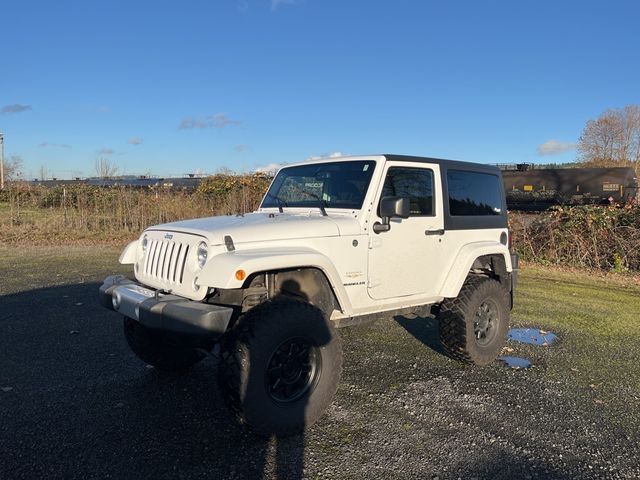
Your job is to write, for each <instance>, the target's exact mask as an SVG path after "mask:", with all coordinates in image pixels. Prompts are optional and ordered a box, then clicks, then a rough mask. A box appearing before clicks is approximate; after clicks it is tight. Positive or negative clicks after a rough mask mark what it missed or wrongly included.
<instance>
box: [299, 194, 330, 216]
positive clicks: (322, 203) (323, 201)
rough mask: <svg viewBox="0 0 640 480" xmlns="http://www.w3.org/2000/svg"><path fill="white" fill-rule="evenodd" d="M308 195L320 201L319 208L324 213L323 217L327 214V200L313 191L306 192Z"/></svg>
mask: <svg viewBox="0 0 640 480" xmlns="http://www.w3.org/2000/svg"><path fill="white" fill-rule="evenodd" d="M304 193H305V194H306V195H309V196H310V197H311V198H313V199H315V200H317V201H318V208H319V209H320V212H321V213H322V216H323V217H326V216H327V211H326V210H325V207H326V205H327V202H326V200H323V199H322V198H320V197H319V196H318V195H316V194H315V193H313V192H304Z"/></svg>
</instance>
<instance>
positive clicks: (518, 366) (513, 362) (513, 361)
mask: <svg viewBox="0 0 640 480" xmlns="http://www.w3.org/2000/svg"><path fill="white" fill-rule="evenodd" d="M498 360H500V361H501V362H503V363H504V364H505V365H506V366H507V367H509V368H513V369H514V370H523V369H525V368H529V367H530V366H531V362H530V361H529V360H527V359H526V358H520V357H498Z"/></svg>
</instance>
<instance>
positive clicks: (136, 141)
mask: <svg viewBox="0 0 640 480" xmlns="http://www.w3.org/2000/svg"><path fill="white" fill-rule="evenodd" d="M127 143H128V144H129V145H141V144H142V137H131V138H130V139H129V140H127Z"/></svg>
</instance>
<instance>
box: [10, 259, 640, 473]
mask: <svg viewBox="0 0 640 480" xmlns="http://www.w3.org/2000/svg"><path fill="white" fill-rule="evenodd" d="M117 253H118V252H116V251H115V250H101V251H100V252H99V253H96V252H95V251H94V249H88V248H78V247H75V248H66V249H57V250H52V249H48V250H44V251H43V250H40V249H38V250H35V249H34V250H31V251H27V252H22V253H20V254H10V253H9V251H8V250H2V249H0V257H2V260H0V352H1V353H0V355H1V356H0V478H3V479H4V478H6V479H13V478H42V477H46V478H83V479H84V478H154V479H156V478H214V479H218V478H300V477H304V478H341V479H342V478H354V479H355V478H357V479H360V478H382V477H384V478H386V479H393V478H417V479H418V478H419V479H424V478H427V479H430V478H443V479H444V478H452V479H456V478H465V479H470V478H477V479H481V478H482V479H495V478H498V479H499V478H560V479H562V478H639V477H640V456H639V455H640V448H639V447H638V445H639V443H640V418H639V415H638V411H639V410H638V407H639V406H640V379H639V378H638V376H637V370H632V371H628V370H627V367H626V366H625V365H626V364H625V363H624V361H625V359H627V361H628V360H629V358H630V359H631V360H632V361H633V363H634V364H635V360H636V359H638V358H639V356H638V353H637V352H636V351H635V349H633V348H634V347H635V348H637V344H638V340H639V336H638V330H637V329H636V330H634V331H633V332H632V333H630V334H627V335H622V336H619V335H614V334H611V335H609V336H607V337H606V342H607V343H606V345H603V344H602V341H598V345H601V346H602V348H601V349H597V348H595V347H594V345H595V344H594V345H591V344H589V343H588V342H587V343H585V341H586V340H585V339H584V338H582V337H580V332H578V331H574V330H571V328H570V327H569V326H565V327H561V326H558V328H554V331H555V333H556V334H558V340H557V341H556V342H555V343H554V344H553V345H551V346H532V345H522V344H519V343H510V344H509V348H510V349H513V351H510V352H508V354H509V355H516V356H523V357H526V358H528V359H530V360H531V361H532V362H533V364H534V366H533V367H532V368H530V369H526V370H512V369H509V368H507V367H505V366H504V365H502V364H501V363H499V362H496V363H495V364H493V365H490V366H489V367H486V368H482V369H478V368H472V367H464V366H461V365H459V364H457V363H455V362H453V361H451V360H449V359H447V358H445V357H443V356H442V355H441V353H439V346H438V342H437V325H436V323H435V321H434V320H433V319H431V318H419V317H416V318H411V317H401V318H395V319H389V320H388V321H382V322H378V323H376V324H374V325H371V326H367V327H357V328H352V329H347V330H342V334H343V340H344V349H345V369H344V373H343V377H342V382H341V386H340V389H339V391H338V395H337V398H336V400H335V402H334V404H333V406H332V407H331V409H330V411H329V412H328V414H327V415H325V416H324V417H323V418H322V419H321V420H320V422H318V424H316V425H315V426H314V427H312V428H311V429H310V430H309V431H308V432H307V433H306V435H304V436H302V435H301V436H297V437H293V438H286V439H277V438H273V439H270V440H267V439H261V438H256V437H255V436H254V435H252V434H251V433H250V432H247V431H246V430H245V429H244V428H243V427H242V426H239V425H237V424H236V423H235V422H234V420H233V418H231V416H230V415H229V412H228V410H227V408H226V407H225V405H224V402H223V399H222V398H221V393H220V391H219V389H218V387H217V385H216V381H215V368H216V358H215V357H213V356H212V357H210V358H207V359H206V360H204V361H203V362H201V363H200V364H198V365H196V367H195V368H194V369H193V370H192V371H191V372H190V373H189V374H188V375H182V376H177V375H167V374H162V373H160V372H158V371H156V370H155V369H153V368H148V367H147V366H146V365H145V364H144V363H141V362H140V361H139V360H138V359H137V358H135V357H134V355H133V354H132V353H130V351H129V349H128V348H127V346H126V344H125V340H124V338H123V335H122V322H121V320H120V318H119V317H118V316H117V315H116V314H114V313H111V312H108V311H106V310H104V309H102V308H101V307H99V306H98V304H97V300H96V298H97V296H96V291H97V288H98V285H99V284H98V281H99V280H100V279H101V278H102V277H104V276H106V275H107V274H109V273H113V272H117V271H120V272H122V269H121V267H118V265H117ZM534 280H535V278H534V277H533V276H532V277H527V276H526V275H525V276H524V278H523V280H522V285H521V292H522V295H523V296H524V298H525V299H526V298H527V295H529V296H531V297H533V296H534V295H535V292H534V289H533V287H528V284H527V282H532V284H533V282H534ZM594 281H597V279H596V280H594ZM602 282H603V285H604V284H605V283H607V282H606V281H605V280H602ZM543 283H544V282H543ZM578 288H579V286H577V287H576V289H578ZM603 288H604V287H603ZM616 288H617V287H616ZM634 288H635V287H634ZM576 291H578V292H580V291H579V290H576ZM578 294H579V293H578ZM620 295H627V294H626V293H624V292H623V293H620ZM628 295H637V290H632V291H631V292H630V293H628ZM637 298H638V297H637V296H636V297H635V299H636V300H637ZM630 301H631V302H632V303H631V304H633V305H637V303H633V302H634V301H635V300H633V299H632V300H630ZM531 305H532V304H529V307H527V309H523V310H522V311H521V313H519V310H517V309H516V311H515V312H514V319H515V323H526V324H530V322H529V320H528V319H530V318H538V317H537V314H536V313H535V306H531ZM537 308H539V309H540V314H539V316H540V318H542V317H544V315H545V312H547V310H548V308H550V307H549V306H548V305H545V303H544V302H540V304H539V305H538V307H537ZM632 308H637V307H632ZM532 309H533V310H532ZM638 312H640V310H638ZM635 313H636V311H634V312H632V313H631V314H635ZM638 317H640V315H638ZM523 319H525V320H526V321H525V320H523ZM609 321H611V322H615V321H616V318H611V319H609ZM535 326H536V327H548V326H547V325H535ZM551 326H552V327H553V325H551ZM585 352H586V353H585ZM583 357H584V358H583ZM580 359H582V360H580ZM608 361H611V362H612V364H611V367H610V368H611V371H612V374H611V376H610V377H611V378H613V379H615V382H614V383H611V384H607V378H608V376H607V372H606V370H605V371H604V373H603V372H602V371H601V370H599V366H601V365H602V364H603V363H606V362H608ZM592 377H593V378H592ZM592 382H593V383H592Z"/></svg>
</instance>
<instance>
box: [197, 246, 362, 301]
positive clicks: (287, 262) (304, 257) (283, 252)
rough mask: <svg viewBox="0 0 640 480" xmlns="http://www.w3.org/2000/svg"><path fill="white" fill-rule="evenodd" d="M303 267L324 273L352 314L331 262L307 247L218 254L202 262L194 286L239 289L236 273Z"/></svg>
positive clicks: (241, 281) (344, 291)
mask: <svg viewBox="0 0 640 480" xmlns="http://www.w3.org/2000/svg"><path fill="white" fill-rule="evenodd" d="M304 267H315V268H318V269H320V270H321V271H322V272H324V274H325V275H326V277H327V280H328V281H329V284H330V285H331V288H333V291H334V293H335V295H336V297H337V300H338V303H339V304H340V307H341V309H342V310H343V311H344V312H349V313H350V312H351V311H352V307H351V302H349V297H348V296H347V292H346V290H345V289H344V286H343V285H342V282H341V281H340V275H339V274H338V271H337V270H336V268H335V267H334V266H333V263H331V260H329V258H327V257H326V256H325V255H323V254H322V253H320V252H318V251H317V250H313V249H311V248H305V247H295V248H260V249H251V250H236V251H233V252H226V253H222V254H220V255H216V256H214V257H212V258H211V259H210V260H209V261H208V262H207V263H206V265H205V266H204V268H203V269H202V271H201V272H200V273H199V274H198V280H197V284H198V285H201V286H205V287H214V288H240V287H242V284H243V283H244V281H243V280H238V279H237V278H236V271H238V270H244V271H245V272H246V276H247V277H249V275H251V274H252V273H256V272H265V271H269V270H282V269H286V268H304Z"/></svg>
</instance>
